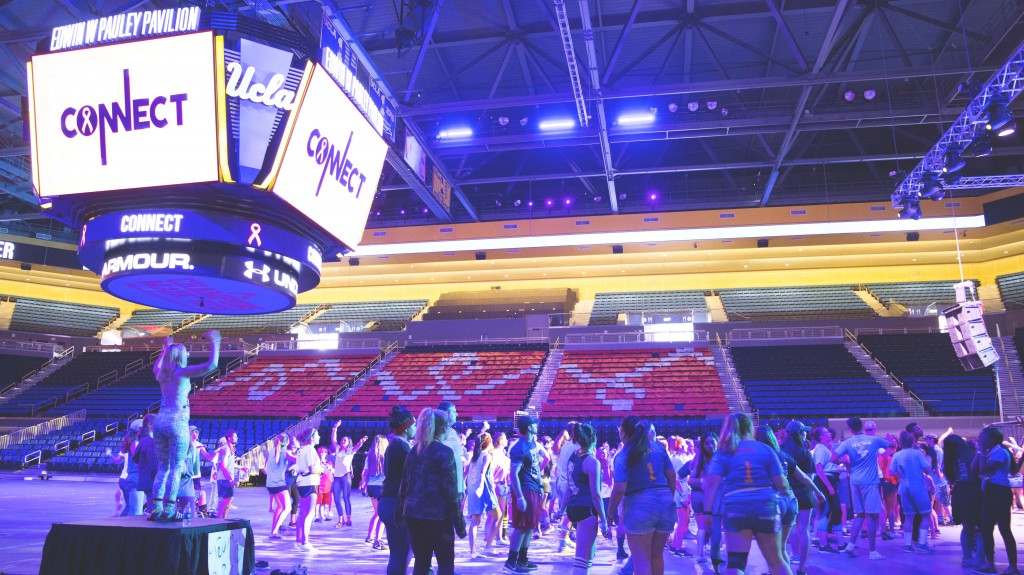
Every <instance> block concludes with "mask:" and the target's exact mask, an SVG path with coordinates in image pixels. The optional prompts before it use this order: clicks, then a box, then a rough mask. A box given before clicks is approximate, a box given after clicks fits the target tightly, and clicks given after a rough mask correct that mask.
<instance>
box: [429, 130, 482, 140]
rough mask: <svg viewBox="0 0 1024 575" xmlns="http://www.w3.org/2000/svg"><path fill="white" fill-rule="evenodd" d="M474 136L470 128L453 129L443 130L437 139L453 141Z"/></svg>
mask: <svg viewBox="0 0 1024 575" xmlns="http://www.w3.org/2000/svg"><path fill="white" fill-rule="evenodd" d="M472 135H473V130H472V129H470V128H451V129H449V130H441V132H440V133H439V134H438V135H437V137H438V138H439V139H441V140H452V139H458V138H469V137H471V136H472Z"/></svg>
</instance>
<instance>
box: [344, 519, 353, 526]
mask: <svg viewBox="0 0 1024 575" xmlns="http://www.w3.org/2000/svg"><path fill="white" fill-rule="evenodd" d="M345 527H352V520H351V519H346V520H345Z"/></svg>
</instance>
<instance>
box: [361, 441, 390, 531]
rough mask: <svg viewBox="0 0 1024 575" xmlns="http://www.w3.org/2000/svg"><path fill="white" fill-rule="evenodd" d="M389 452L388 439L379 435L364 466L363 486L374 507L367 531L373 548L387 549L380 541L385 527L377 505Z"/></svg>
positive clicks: (367, 455)
mask: <svg viewBox="0 0 1024 575" xmlns="http://www.w3.org/2000/svg"><path fill="white" fill-rule="evenodd" d="M387 450H388V438H387V437H385V436H383V435H378V436H377V437H374V438H373V446H372V447H370V450H369V451H367V452H366V463H365V464H364V465H363V485H365V486H366V495H368V496H369V497H370V503H371V504H372V505H373V517H370V528H369V529H367V530H366V542H367V543H370V542H371V541H372V542H373V548H374V549H378V550H382V549H385V547H384V544H383V543H381V541H380V528H381V527H383V526H384V524H383V523H381V522H380V515H379V514H378V513H377V505H378V504H379V503H380V493H381V488H382V487H383V486H384V454H385V453H387Z"/></svg>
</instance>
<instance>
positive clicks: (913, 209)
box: [899, 200, 921, 220]
mask: <svg viewBox="0 0 1024 575" xmlns="http://www.w3.org/2000/svg"><path fill="white" fill-rule="evenodd" d="M899 216H900V219H903V220H919V219H921V204H920V203H919V202H918V201H917V200H907V201H905V202H904V204H903V205H902V206H901V209H900V213H899Z"/></svg>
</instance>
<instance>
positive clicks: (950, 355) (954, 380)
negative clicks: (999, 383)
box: [857, 333, 998, 415]
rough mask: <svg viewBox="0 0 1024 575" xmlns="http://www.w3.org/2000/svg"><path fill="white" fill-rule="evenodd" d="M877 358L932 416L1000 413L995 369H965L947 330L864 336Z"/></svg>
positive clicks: (868, 346) (870, 351)
mask: <svg viewBox="0 0 1024 575" xmlns="http://www.w3.org/2000/svg"><path fill="white" fill-rule="evenodd" d="M857 339H858V340H859V341H860V343H861V344H862V345H863V346H864V348H865V349H867V350H868V353H870V354H871V355H872V356H873V357H874V358H875V360H877V361H878V362H879V363H880V364H882V365H883V366H884V367H885V369H886V370H887V371H889V372H890V373H892V375H894V376H895V377H896V378H897V379H899V380H900V381H902V382H903V384H904V385H905V386H906V387H907V389H909V390H910V391H911V392H913V393H914V394H915V395H917V396H918V397H920V398H921V399H922V400H923V401H924V403H925V408H926V409H927V410H928V411H929V412H931V413H932V414H933V415H995V414H996V413H998V404H997V402H996V387H995V380H994V378H993V373H992V368H985V369H979V370H976V371H971V372H965V371H964V369H963V367H962V366H961V365H960V360H959V359H957V357H956V353H955V352H954V351H953V345H952V344H951V343H950V340H949V336H948V335H946V334H944V333H916V334H894V335H861V336H858V338H857Z"/></svg>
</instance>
